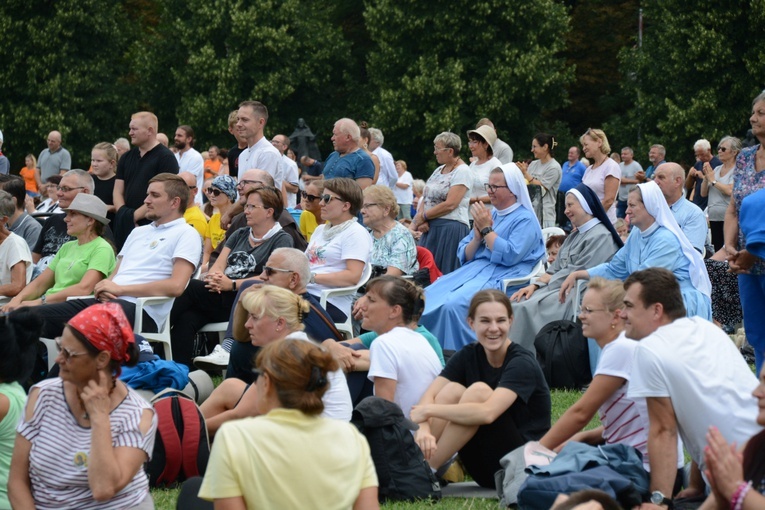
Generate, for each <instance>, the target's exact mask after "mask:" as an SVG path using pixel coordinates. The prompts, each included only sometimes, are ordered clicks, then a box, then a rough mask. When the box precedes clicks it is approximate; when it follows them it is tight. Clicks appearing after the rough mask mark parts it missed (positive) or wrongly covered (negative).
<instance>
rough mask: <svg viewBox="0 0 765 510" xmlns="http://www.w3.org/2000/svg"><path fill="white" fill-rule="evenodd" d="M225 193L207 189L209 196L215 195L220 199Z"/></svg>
mask: <svg viewBox="0 0 765 510" xmlns="http://www.w3.org/2000/svg"><path fill="white" fill-rule="evenodd" d="M221 193H223V192H222V191H221V190H219V189H216V188H207V194H208V195H214V196H216V197H219V196H220V194H221Z"/></svg>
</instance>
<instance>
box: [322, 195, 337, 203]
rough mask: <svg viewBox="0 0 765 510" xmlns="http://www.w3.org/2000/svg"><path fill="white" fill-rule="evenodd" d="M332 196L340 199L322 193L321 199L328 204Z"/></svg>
mask: <svg viewBox="0 0 765 510" xmlns="http://www.w3.org/2000/svg"><path fill="white" fill-rule="evenodd" d="M333 198H334V199H335V200H342V199H341V198H340V197H333V196H332V195H322V196H321V201H322V202H324V203H325V204H329V203H330V202H331V201H332V199H333Z"/></svg>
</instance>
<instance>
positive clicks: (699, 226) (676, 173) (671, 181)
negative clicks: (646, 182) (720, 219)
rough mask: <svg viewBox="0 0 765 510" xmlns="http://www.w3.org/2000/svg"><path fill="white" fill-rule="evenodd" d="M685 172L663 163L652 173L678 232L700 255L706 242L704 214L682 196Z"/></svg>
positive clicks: (674, 164)
mask: <svg viewBox="0 0 765 510" xmlns="http://www.w3.org/2000/svg"><path fill="white" fill-rule="evenodd" d="M684 178H685V171H684V170H683V167H681V166H680V165H678V164H677V163H664V164H663V165H661V166H659V168H657V169H656V172H655V173H654V179H653V180H654V182H655V183H656V184H657V185H658V186H659V188H660V189H661V193H662V195H664V198H665V199H666V200H667V205H668V206H669V210H670V211H672V214H673V215H674V217H675V220H677V224H678V225H679V226H680V230H682V231H683V233H684V234H685V236H686V237H687V238H688V240H689V241H690V242H691V245H692V246H693V247H694V248H696V250H698V251H699V253H701V254H702V255H703V254H704V246H705V245H706V241H707V230H708V227H707V218H706V216H704V212H703V211H702V210H701V209H699V208H698V207H696V206H695V205H693V204H692V203H691V202H689V201H688V200H686V198H685V196H684V195H683V179H684Z"/></svg>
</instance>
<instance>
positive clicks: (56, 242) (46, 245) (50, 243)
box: [32, 214, 114, 257]
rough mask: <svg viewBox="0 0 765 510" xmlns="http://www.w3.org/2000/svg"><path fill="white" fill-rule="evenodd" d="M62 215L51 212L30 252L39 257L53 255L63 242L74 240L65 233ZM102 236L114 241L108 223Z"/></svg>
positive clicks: (111, 241)
mask: <svg viewBox="0 0 765 510" xmlns="http://www.w3.org/2000/svg"><path fill="white" fill-rule="evenodd" d="M64 216H65V215H64V214H52V215H51V216H49V217H48V219H47V220H45V223H43V227H42V230H41V231H40V236H39V237H38V238H37V244H35V247H34V248H33V249H32V252H34V253H39V254H40V257H48V256H50V255H55V254H56V253H57V252H58V250H60V249H61V247H62V246H63V245H64V243H68V242H69V241H73V240H74V237H72V236H70V235H69V234H67V233H66V222H65V221H64ZM103 237H104V239H106V240H107V241H109V242H110V243H112V244H113V243H114V234H113V233H112V230H111V229H110V228H109V225H107V226H106V227H105V228H104V235H103Z"/></svg>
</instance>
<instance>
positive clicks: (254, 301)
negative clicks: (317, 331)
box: [201, 285, 353, 436]
mask: <svg viewBox="0 0 765 510" xmlns="http://www.w3.org/2000/svg"><path fill="white" fill-rule="evenodd" d="M241 304H242V306H243V307H244V309H245V310H246V311H247V322H245V324H244V326H245V327H246V328H247V331H248V332H249V335H250V342H251V343H252V345H254V346H256V347H263V346H266V345H269V344H272V343H273V342H276V341H279V340H283V339H285V338H286V339H291V340H302V341H305V342H306V343H311V344H313V342H312V341H311V340H310V339H309V338H308V336H307V335H306V334H305V333H304V332H303V329H304V326H303V317H304V316H305V315H306V314H307V313H308V312H309V310H310V309H311V308H310V305H309V303H308V301H306V300H305V299H303V298H302V297H300V296H299V295H298V294H295V293H294V292H291V291H289V290H286V289H282V288H281V287H277V286H276V285H261V286H260V287H257V288H255V289H253V290H251V291H249V292H247V293H246V294H244V295H243V297H242V300H241ZM314 345H316V344H314ZM328 377H329V382H330V384H329V387H328V389H325V391H322V395H323V402H324V404H323V405H322V408H321V409H319V411H318V412H317V413H315V414H321V415H322V416H323V417H325V418H334V419H337V420H342V421H350V419H351V412H352V411H353V409H352V407H351V396H350V392H349V391H348V383H347V382H346V380H345V375H344V374H343V373H342V371H340V370H339V369H332V370H331V371H330V373H329V375H328ZM258 388H260V386H259V385H258V384H257V381H256V383H254V384H247V383H245V382H244V381H242V380H241V379H237V378H235V377H231V378H228V379H226V380H224V381H223V382H222V383H221V384H220V385H219V386H218V387H217V388H215V391H213V392H212V395H210V398H208V399H207V400H205V401H204V403H203V404H202V406H201V409H202V414H203V415H204V417H205V420H206V421H207V430H208V432H209V433H210V435H211V436H212V435H214V434H216V433H217V431H218V429H219V428H220V427H221V425H223V424H224V423H225V422H227V421H230V420H236V419H240V418H248V417H252V416H258V415H260V414H263V412H262V411H261V409H260V408H259V407H258V398H259V397H258V391H259V390H258Z"/></svg>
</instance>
